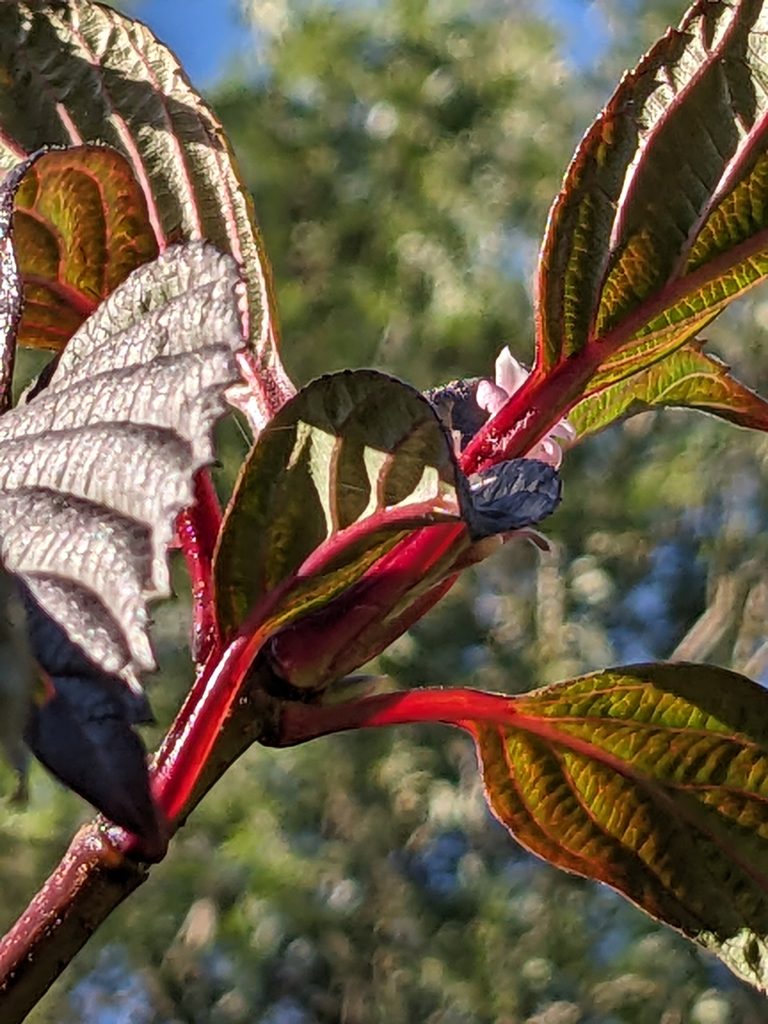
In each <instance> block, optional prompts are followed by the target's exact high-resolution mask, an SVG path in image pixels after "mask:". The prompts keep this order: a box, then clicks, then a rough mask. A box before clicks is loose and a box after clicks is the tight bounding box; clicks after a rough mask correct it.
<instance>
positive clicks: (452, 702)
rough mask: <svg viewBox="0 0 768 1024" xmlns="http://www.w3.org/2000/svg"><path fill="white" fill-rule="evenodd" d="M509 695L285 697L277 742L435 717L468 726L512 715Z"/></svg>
mask: <svg viewBox="0 0 768 1024" xmlns="http://www.w3.org/2000/svg"><path fill="white" fill-rule="evenodd" d="M514 713H515V712H514V705H513V702H512V698H510V697H508V696H505V695H504V694H498V693H484V692H483V691H482V690H470V689H449V690H408V691H406V692H404V693H385V694H377V695H375V696H373V697H363V698H362V699H361V700H355V701H346V702H344V703H341V704H328V705H317V704H299V703H295V702H291V703H288V702H286V703H285V704H284V705H283V708H282V711H281V717H280V744H279V745H280V746H285V747H289V746H294V745H295V744H298V743H306V742H307V741H308V740H313V739H317V738H318V737H320V736H328V735H330V734H331V733H337V732H345V731H347V730H350V729H379V728H382V727H384V726H390V725H413V724H415V723H416V722H437V723H440V724H442V725H454V726H458V727H459V728H462V729H468V730H469V731H472V725H473V723H475V722H503V723H505V724H507V725H509V723H510V719H511V718H512V717H513V715H514Z"/></svg>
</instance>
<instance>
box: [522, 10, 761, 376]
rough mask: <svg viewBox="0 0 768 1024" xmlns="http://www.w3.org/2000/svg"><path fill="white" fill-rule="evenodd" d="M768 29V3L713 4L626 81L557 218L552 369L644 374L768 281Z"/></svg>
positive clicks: (568, 182)
mask: <svg viewBox="0 0 768 1024" xmlns="http://www.w3.org/2000/svg"><path fill="white" fill-rule="evenodd" d="M767 33H768V9H764V7H763V5H762V4H761V3H757V2H752V0H740V2H737V3H726V2H724V0H716V2H712V0H700V2H698V3H696V4H694V5H693V7H692V8H691V9H690V11H689V12H688V14H687V15H686V17H685V18H684V20H683V22H682V24H681V26H680V29H678V30H670V31H669V32H667V34H666V35H665V36H664V37H663V38H662V39H661V40H660V41H659V42H658V43H657V44H656V46H654V47H653V49H652V50H651V51H650V52H649V53H648V54H647V55H646V57H644V58H643V60H642V61H641V62H640V64H639V65H638V66H637V68H636V69H635V70H634V71H632V72H629V73H627V74H626V75H625V76H624V78H623V80H622V82H621V84H620V85H619V87H618V89H617V90H616V92H615V93H614V95H613V97H612V98H611V100H610V101H609V103H608V105H607V106H606V108H605V110H604V111H603V112H602V113H601V114H600V116H599V117H598V119H597V121H596V122H595V123H594V124H593V125H592V127H591V128H590V130H589V131H588V132H587V134H586V136H585V138H584V140H583V141H582V143H581V145H580V146H579V148H578V150H577V152H576V155H575V157H574V159H573V162H572V164H571V166H570V168H569V170H568V173H567V175H566V178H565V182H564V185H563V189H562V191H561V193H560V195H559V196H558V198H557V200H556V201H555V204H554V206H553V208H552V211H551V214H550V218H549V223H548V227H547V233H546V237H545V240H544V243H543V247H542V255H541V264H540V272H539V279H538V288H537V324H538V337H537V353H538V356H537V368H538V369H539V370H551V369H553V368H555V367H557V366H561V365H565V363H566V361H567V360H568V359H569V358H571V357H573V356H575V355H576V354H578V353H581V354H583V362H582V363H581V364H580V370H579V372H578V374H576V373H575V371H574V375H575V376H574V378H573V379H575V377H576V376H578V377H579V378H580V385H579V386H581V387H582V388H583V386H584V385H586V384H587V383H588V381H589V379H590V378H591V377H592V376H594V375H595V374H596V373H603V374H607V375H608V377H607V378H606V379H604V380H603V383H610V382H612V381H615V380H617V379H619V377H621V376H626V375H627V374H628V373H635V372H639V371H640V370H642V369H644V368H645V367H647V366H648V365H650V364H651V363H653V362H654V361H656V360H657V359H658V358H659V356H660V355H661V354H662V353H664V352H667V353H669V352H672V351H673V350H674V349H675V348H676V347H679V346H681V345H682V344H684V343H685V342H686V341H687V340H689V339H690V338H692V337H693V335H695V333H696V332H697V331H699V330H700V329H701V328H702V327H703V326H704V325H705V324H706V323H708V322H709V321H710V320H711V319H712V317H713V316H714V315H715V314H716V313H717V312H718V311H719V310H721V309H722V308H723V307H724V306H725V305H726V304H727V303H728V302H730V301H731V300H732V299H733V298H735V297H736V296H737V295H739V294H741V293H742V292H744V291H745V290H746V289H747V288H749V287H751V286H752V285H754V284H756V283H757V282H758V281H760V280H762V279H763V278H764V277H765V276H766V275H768V256H766V253H768V205H767V204H765V202H764V195H765V181H766V176H767V175H768V156H767V155H766V149H768V91H767V90H766V88H765V82H766V80H768V61H767V60H766V44H765V39H766V37H767ZM627 351H631V356H630V358H629V360H628V357H627ZM615 361H618V367H617V366H616V365H614V363H615Z"/></svg>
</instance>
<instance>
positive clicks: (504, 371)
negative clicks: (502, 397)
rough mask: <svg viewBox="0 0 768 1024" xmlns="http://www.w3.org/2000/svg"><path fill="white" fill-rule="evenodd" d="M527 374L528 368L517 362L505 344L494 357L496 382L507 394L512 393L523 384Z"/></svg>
mask: <svg viewBox="0 0 768 1024" xmlns="http://www.w3.org/2000/svg"><path fill="white" fill-rule="evenodd" d="M529 376H530V374H529V372H528V370H526V369H525V367H524V366H522V365H521V364H520V363H518V361H517V360H516V359H515V357H514V356H513V355H512V353H511V352H510V351H509V347H508V346H507V345H505V346H504V348H503V349H502V350H501V352H499V354H498V356H497V357H496V383H497V384H498V386H499V387H500V388H503V390H504V391H506V393H507V394H508V395H514V393H515V392H516V391H519V390H520V388H521V387H522V386H523V384H525V382H526V381H527V380H528V377H529Z"/></svg>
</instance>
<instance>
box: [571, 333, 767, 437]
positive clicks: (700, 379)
mask: <svg viewBox="0 0 768 1024" xmlns="http://www.w3.org/2000/svg"><path fill="white" fill-rule="evenodd" d="M663 406H683V407H688V408H693V409H700V410H702V411H703V412H710V413H713V414H714V415H716V416H721V417H722V418H723V419H726V420H730V421H731V422H732V423H736V424H738V425H739V426H742V427H751V428H752V429H754V430H768V402H766V401H765V400H764V399H762V398H761V397H760V396H759V395H758V394H756V393H755V392H754V391H751V390H750V389H749V388H748V387H746V386H745V385H744V384H742V383H740V382H739V381H738V380H736V378H735V377H732V376H731V374H730V371H729V367H728V366H726V364H725V363H723V362H721V361H720V360H719V359H717V358H716V357H715V356H711V355H707V353H705V352H702V351H701V350H700V349H699V348H697V347H696V346H695V345H686V346H684V347H683V348H680V349H678V350H677V351H676V352H673V353H672V354H671V355H669V356H667V357H666V358H665V359H662V360H660V361H659V362H657V363H654V364H653V365H652V366H650V367H648V369H646V370H642V371H641V372H640V373H638V374H637V375H636V376H634V377H631V378H629V379H627V380H621V381H619V382H618V383H616V384H613V385H610V386H608V387H605V388H603V390H601V391H597V392H593V393H592V394H590V395H589V396H588V397H587V398H585V399H583V400H582V401H581V402H579V403H578V405H576V406H574V408H573V409H571V411H570V412H569V413H568V422H569V423H570V424H571V425H572V426H573V427H574V428H575V430H576V432H577V434H578V436H579V437H586V436H588V435H589V434H594V433H596V432H597V431H598V430H602V429H603V428H604V427H607V426H608V425H609V424H610V423H613V422H614V421H615V420H617V419H620V418H622V417H629V416H633V415H635V414H636V413H639V412H645V411H646V410H648V409H653V408H660V407H663Z"/></svg>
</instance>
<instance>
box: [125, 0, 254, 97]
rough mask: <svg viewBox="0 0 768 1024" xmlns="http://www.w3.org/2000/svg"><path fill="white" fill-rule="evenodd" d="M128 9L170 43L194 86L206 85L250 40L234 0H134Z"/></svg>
mask: <svg viewBox="0 0 768 1024" xmlns="http://www.w3.org/2000/svg"><path fill="white" fill-rule="evenodd" d="M131 11H132V13H134V14H135V15H136V16H137V17H138V18H141V20H142V21H145V22H146V23H147V24H148V25H149V26H150V28H151V29H152V30H153V32H154V33H155V35H157V36H158V37H159V38H160V39H161V40H162V41H163V42H164V43H166V44H167V45H168V46H170V48H171V49H172V50H173V51H174V52H175V53H176V55H177V56H178V57H179V59H180V60H181V63H182V65H183V66H184V67H185V68H186V70H187V73H188V74H189V76H190V77H191V79H192V81H193V82H194V83H195V85H197V86H201V87H202V86H206V85H210V84H211V82H213V81H214V80H215V79H216V77H217V76H218V75H219V74H220V73H221V72H222V70H223V69H224V68H225V67H226V65H227V63H228V61H229V60H231V58H232V56H233V54H237V53H242V52H243V51H244V50H245V49H246V48H247V47H248V45H249V43H250V40H249V38H248V33H247V29H244V28H243V25H242V23H240V22H239V20H238V16H237V4H236V0H138V2H137V3H136V4H135V5H134V6H133V7H132V8H131Z"/></svg>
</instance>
